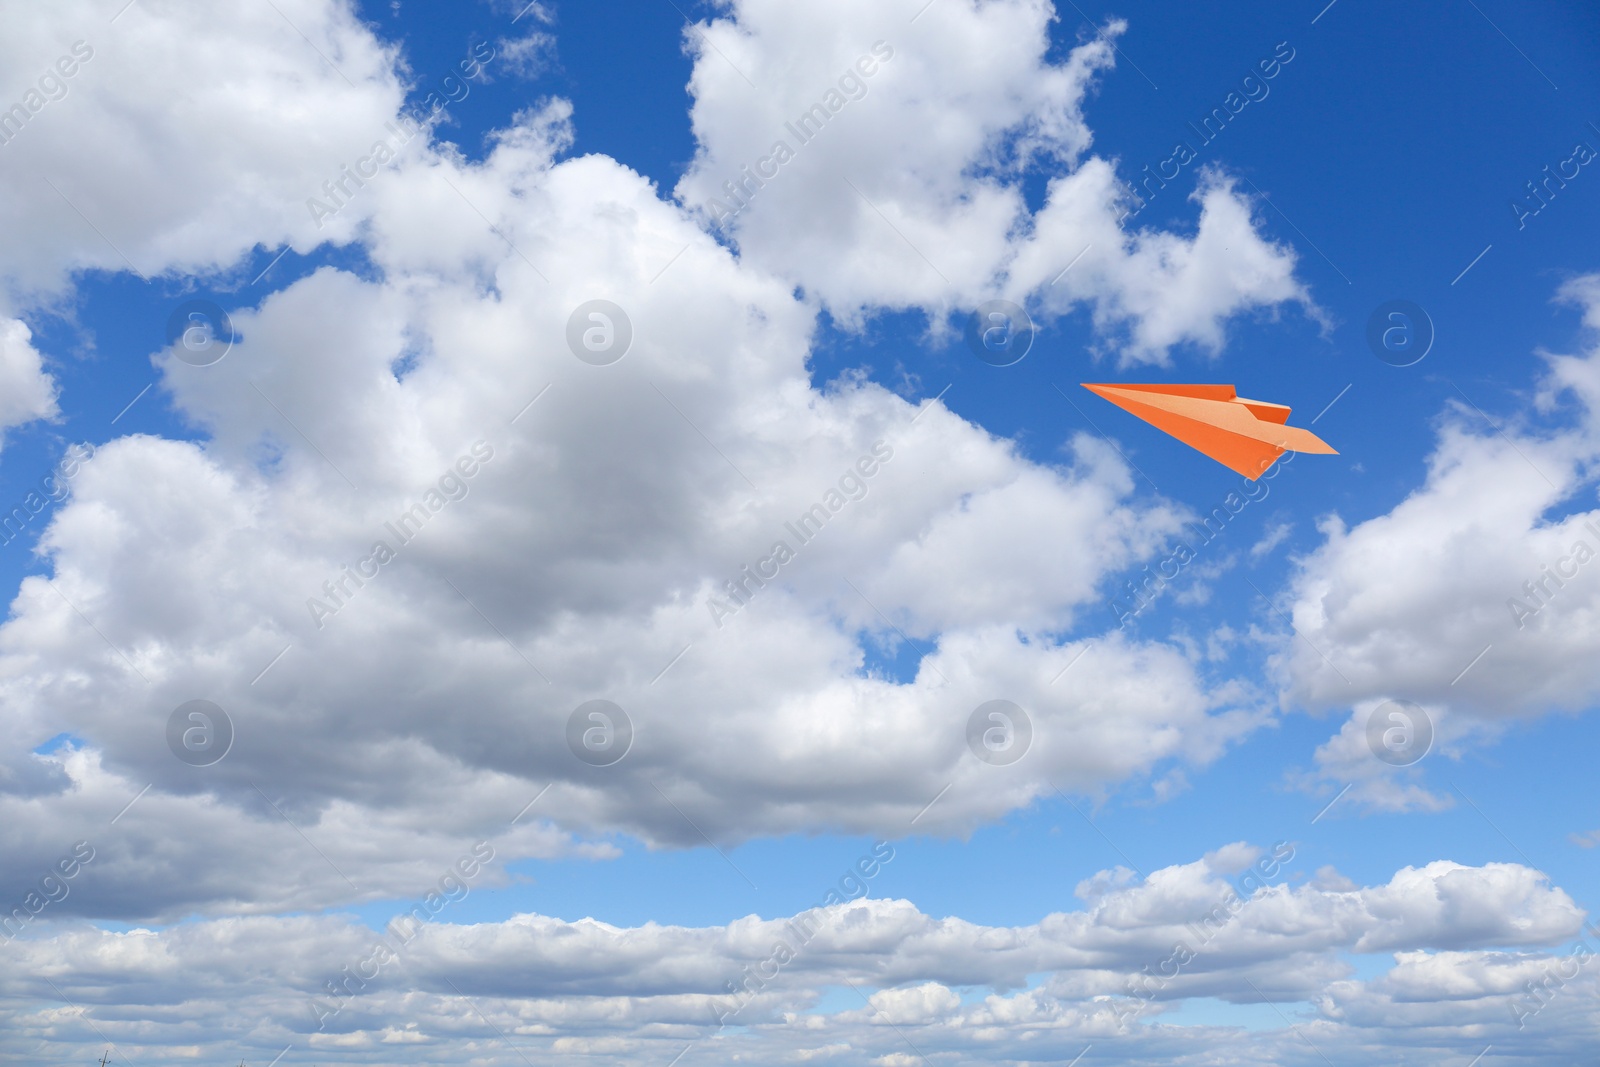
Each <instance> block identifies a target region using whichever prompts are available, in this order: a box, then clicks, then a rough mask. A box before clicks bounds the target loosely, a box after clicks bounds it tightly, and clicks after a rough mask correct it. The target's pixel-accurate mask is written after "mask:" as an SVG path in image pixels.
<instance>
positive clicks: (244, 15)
mask: <svg viewBox="0 0 1600 1067" xmlns="http://www.w3.org/2000/svg"><path fill="white" fill-rule="evenodd" d="M119 7H121V5H109V6H108V5H106V4H101V3H92V2H90V0H62V2H60V3H53V4H50V5H48V6H39V5H34V4H20V3H13V4H7V5H6V13H5V22H6V33H5V34H4V37H3V39H0V69H5V70H7V71H10V72H12V79H11V80H8V88H7V90H6V93H7V96H6V98H4V99H3V100H0V108H7V107H10V106H11V105H12V104H13V103H14V102H19V101H20V102H22V103H23V105H24V109H23V114H22V116H21V117H20V121H14V122H13V124H12V125H11V126H0V132H3V133H9V134H10V136H9V139H7V140H6V141H5V143H3V144H0V157H3V159H4V161H5V168H6V174H7V176H8V190H9V192H8V195H7V196H6V197H5V198H4V200H3V201H0V229H3V230H4V231H5V233H6V241H5V245H4V247H3V248H0V283H3V289H4V291H5V294H6V295H7V296H9V297H10V299H12V300H13V301H17V302H24V301H29V300H34V299H38V298H40V297H42V296H44V295H45V294H59V293H60V292H61V291H62V286H63V284H64V283H65V281H66V278H67V276H68V275H69V274H70V273H71V272H73V271H84V270H93V269H100V270H106V271H112V272H119V271H125V270H128V269H130V266H131V267H132V268H133V269H136V270H139V271H142V272H144V273H145V274H147V275H154V274H157V273H160V272H163V271H168V270H176V271H199V270H207V269H214V268H222V267H227V266H229V265H231V264H233V263H234V262H235V261H236V260H237V259H238V258H239V257H240V256H241V255H242V254H244V253H246V252H248V251H249V250H250V249H251V248H252V247H253V246H255V245H257V244H261V245H264V246H266V247H267V248H274V247H277V246H278V245H281V244H284V243H291V244H293V245H294V246H295V247H296V248H298V249H300V250H301V251H307V250H309V249H310V248H312V247H313V246H315V245H316V244H318V243H319V242H320V241H321V240H322V239H323V238H324V237H325V236H326V234H324V233H319V232H318V230H317V227H316V226H315V224H314V222H313V219H312V217H311V215H310V213H309V212H308V211H307V209H306V206H305V202H306V199H307V198H308V197H311V196H314V195H321V188H320V187H321V185H322V183H323V181H325V180H330V179H336V178H338V177H339V176H340V174H339V167H340V165H341V164H353V163H354V162H355V161H356V160H357V159H358V158H359V157H361V156H363V155H365V154H366V153H367V152H368V150H369V149H370V148H371V146H372V144H373V142H374V141H376V140H378V139H379V138H381V137H384V136H385V135H386V133H387V131H386V130H385V129H384V123H385V122H387V121H390V120H391V119H392V118H393V117H394V114H395V111H396V109H397V108H398V106H399V104H400V100H401V87H400V83H399V81H398V79H397V78H396V76H395V72H394V69H393V62H394V59H395V52H394V50H393V49H392V48H389V47H386V46H384V45H382V44H380V43H379V42H378V41H377V40H376V39H375V38H374V37H373V36H372V35H371V34H370V32H368V30H367V29H366V27H364V26H363V25H362V24H361V23H360V22H359V21H358V19H357V18H356V17H355V15H354V13H353V12H352V11H351V10H350V8H349V7H348V6H347V5H346V4H343V3H327V2H323V0H276V2H275V3H274V4H259V5H257V4H250V5H245V6H242V7H235V6H227V7H217V6H215V5H210V4H204V3H199V2H196V0H139V2H138V3H136V4H132V5H128V7H127V9H126V10H124V11H121V12H120V13H119V11H118V8H119ZM113 16H116V18H115V21H112V17H113ZM302 34H303V35H304V36H302ZM58 61H61V63H62V65H61V66H60V67H57V63H58ZM68 70H70V71H71V74H70V75H67V76H63V75H64V72H66V71H68ZM41 79H44V80H43V81H41ZM41 85H42V86H43V90H42V91H39V90H40V86H41ZM24 90H32V91H35V92H36V94H37V103H38V104H39V107H38V108H37V109H31V105H29V104H28V100H29V98H28V97H27V96H26V95H25V94H24V92H23V91H24ZM330 232H341V233H343V234H346V235H348V233H349V232H350V231H349V230H348V229H343V230H339V231H330ZM0 299H4V297H0Z"/></svg>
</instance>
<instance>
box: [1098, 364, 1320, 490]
mask: <svg viewBox="0 0 1600 1067" xmlns="http://www.w3.org/2000/svg"><path fill="white" fill-rule="evenodd" d="M1082 384H1083V387H1084V388H1085V389H1087V390H1089V391H1090V392H1091V393H1094V394H1095V395H1097V396H1100V397H1104V398H1105V399H1106V400H1109V401H1111V402H1112V403H1113V404H1115V405H1117V407H1119V408H1122V409H1123V410H1124V411H1126V412H1128V413H1129V414H1131V415H1136V416H1138V417H1139V418H1141V419H1143V420H1144V421H1145V422H1148V423H1149V424H1150V425H1152V426H1154V427H1155V428H1156V429H1158V430H1161V431H1162V432H1164V433H1167V434H1170V435H1171V436H1173V437H1176V438H1177V439H1178V440H1180V441H1182V442H1183V443H1184V444H1186V445H1188V446H1189V447H1190V448H1193V449H1196V450H1198V451H1200V452H1204V453H1205V454H1206V455H1208V456H1210V457H1211V458H1212V459H1214V460H1216V461H1217V462H1218V463H1221V464H1222V465H1223V466H1225V467H1228V468H1230V469H1231V470H1234V471H1237V472H1238V473H1240V474H1242V475H1244V476H1245V477H1246V478H1249V479H1250V480H1251V481H1255V480H1256V479H1257V478H1259V477H1261V475H1262V474H1264V473H1266V471H1267V468H1269V467H1271V466H1272V464H1273V463H1274V462H1275V461H1276V460H1277V458H1278V457H1279V456H1281V455H1283V454H1284V453H1285V452H1317V453H1321V454H1323V455H1338V453H1337V452H1336V451H1335V450H1334V449H1333V447H1332V446H1330V445H1329V444H1328V443H1327V442H1326V441H1324V440H1323V439H1322V438H1320V437H1318V436H1317V435H1316V434H1314V433H1312V432H1311V431H1310V430H1307V429H1303V428H1301V427H1299V426H1290V425H1288V421H1289V409H1288V408H1287V407H1285V406H1284V405H1282V404H1269V403H1267V402H1266V401H1264V400H1247V399H1245V398H1244V397H1242V396H1239V395H1238V394H1237V393H1236V392H1235V391H1234V388H1233V386H1231V385H1135V384H1116V383H1112V382H1099V383H1090V382H1084V383H1082Z"/></svg>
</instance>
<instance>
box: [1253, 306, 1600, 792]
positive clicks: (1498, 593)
mask: <svg viewBox="0 0 1600 1067" xmlns="http://www.w3.org/2000/svg"><path fill="white" fill-rule="evenodd" d="M1559 296H1560V299H1561V300H1563V301H1566V302H1569V303H1575V304H1577V305H1578V306H1579V307H1580V308H1581V309H1582V310H1583V314H1584V321H1585V323H1586V324H1587V326H1588V327H1589V329H1591V330H1593V329H1594V328H1595V327H1596V325H1597V318H1600V280H1597V277H1596V276H1586V277H1583V278H1579V279H1576V280H1574V281H1572V282H1570V283H1568V284H1567V285H1565V286H1564V287H1563V288H1562V289H1561V291H1560V294H1559ZM1588 344H1589V345H1590V346H1591V347H1589V349H1588V350H1587V351H1586V352H1585V353H1583V354H1581V355H1575V356H1574V355H1549V354H1546V355H1545V357H1544V359H1545V365H1546V372H1545V374H1544V376H1543V377H1542V379H1541V380H1540V382H1539V385H1538V392H1537V409H1538V410H1524V411H1520V412H1515V413H1513V414H1512V415H1511V416H1510V419H1509V425H1499V424H1497V426H1498V428H1499V429H1500V430H1502V431H1503V433H1497V432H1496V431H1495V428H1491V427H1490V426H1488V425H1487V424H1485V423H1484V421H1483V415H1482V414H1481V413H1480V412H1479V411H1477V410H1474V409H1473V408H1472V407H1470V406H1469V405H1467V404H1453V405H1452V406H1451V408H1450V410H1449V411H1447V412H1446V413H1445V414H1444V415H1442V416H1441V418H1440V424H1439V431H1438V433H1439V441H1438V445H1437V447H1436V449H1435V451H1434V453H1433V455H1432V456H1431V457H1430V458H1429V461H1428V475H1427V480H1426V482H1425V483H1424V484H1423V485H1422V486H1421V487H1420V488H1418V489H1417V490H1416V491H1414V492H1412V493H1411V494H1410V495H1409V496H1408V497H1407V498H1406V499H1405V500H1403V501H1402V502H1400V503H1399V504H1398V505H1396V506H1395V507H1394V508H1393V509H1391V510H1390V511H1389V512H1388V513H1387V514H1383V515H1378V516H1375V517H1373V518H1370V519H1366V520H1364V521H1362V522H1359V523H1356V524H1354V525H1350V524H1349V523H1347V522H1346V521H1345V520H1344V519H1343V518H1341V517H1339V516H1338V515H1330V516H1328V517H1326V518H1324V519H1323V520H1322V521H1321V523H1320V529H1321V531H1322V534H1323V537H1324V543H1323V544H1322V545H1321V547H1319V548H1318V549H1316V550H1315V551H1314V552H1312V553H1311V554H1309V555H1308V556H1306V557H1304V558H1302V559H1300V560H1299V561H1298V564H1299V568H1298V572H1297V574H1296V576H1295V577H1294V579H1293V581H1292V585H1291V589H1290V592H1289V600H1290V602H1291V604H1292V607H1291V608H1290V611H1291V613H1292V617H1293V622H1294V629H1295V631H1296V634H1298V635H1299V636H1298V637H1296V638H1294V639H1292V641H1290V642H1286V643H1285V644H1284V646H1283V649H1282V651H1281V653H1280V663H1281V665H1282V666H1283V667H1284V670H1285V677H1286V680H1287V684H1288V691H1289V694H1290V695H1291V696H1292V697H1293V698H1294V699H1296V700H1298V701H1303V702H1305V703H1306V704H1308V705H1310V706H1311V707H1313V708H1328V707H1335V706H1340V705H1346V706H1351V707H1354V708H1356V709H1357V714H1356V716H1355V717H1354V718H1352V720H1351V722H1350V723H1348V724H1347V725H1346V726H1345V727H1344V728H1343V730H1342V731H1341V734H1340V736H1339V737H1338V738H1335V739H1334V740H1332V741H1330V742H1329V743H1328V744H1327V745H1325V746H1324V747H1323V748H1322V749H1320V750H1319V752H1318V755H1317V759H1318V763H1319V764H1321V765H1322V766H1323V768H1324V769H1325V771H1326V772H1327V777H1328V779H1329V780H1332V781H1337V782H1342V781H1348V780H1350V779H1351V778H1358V779H1369V780H1371V783H1380V782H1381V783H1382V784H1381V785H1378V784H1371V788H1368V786H1363V790H1364V793H1365V796H1366V799H1368V800H1369V801H1370V802H1372V803H1373V804H1374V805H1375V806H1378V807H1384V808H1388V809H1390V810H1407V809H1413V808H1422V809H1425V810H1428V809H1431V810H1437V809H1438V808H1440V807H1444V806H1447V802H1446V800H1445V798H1442V797H1431V796H1430V795H1429V794H1427V793H1425V792H1422V791H1419V790H1418V789H1417V788H1416V787H1413V786H1405V787H1402V786H1400V785H1398V784H1397V781H1398V779H1397V778H1396V776H1395V775H1393V774H1387V773H1385V772H1388V771H1389V768H1386V767H1384V766H1383V765H1381V764H1378V763H1377V762H1376V761H1369V760H1363V758H1362V755H1361V750H1362V748H1363V747H1364V745H1365V741H1364V737H1363V736H1362V733H1361V728H1362V727H1363V726H1364V724H1365V721H1366V714H1367V712H1368V710H1369V709H1370V708H1371V707H1373V706H1375V705H1377V704H1379V703H1381V702H1382V701H1384V700H1388V699H1405V700H1410V701H1415V702H1417V703H1419V704H1421V705H1423V706H1424V707H1425V708H1427V709H1429V711H1430V716H1431V718H1432V719H1433V722H1434V727H1435V729H1436V730H1437V731H1438V733H1439V735H1440V736H1441V738H1444V739H1446V740H1453V741H1458V742H1459V741H1462V740H1463V739H1465V738H1467V737H1469V736H1472V735H1478V736H1482V737H1488V736H1493V735H1495V734H1496V733H1497V732H1498V731H1499V730H1501V729H1503V727H1504V725H1505V724H1506V723H1507V722H1509V721H1510V720H1513V719H1515V718H1518V717H1526V716H1531V715H1537V714H1540V713H1543V712H1546V711H1549V710H1551V709H1557V708H1566V709H1577V708H1581V707H1584V706H1587V705H1588V704H1591V703H1592V702H1593V701H1594V699H1595V698H1596V696H1600V676H1597V675H1596V673H1595V671H1594V664H1593V657H1592V656H1589V655H1588V654H1587V653H1586V651H1585V650H1587V649H1591V648H1593V647H1594V646H1595V645H1596V643H1597V642H1600V563H1596V562H1594V559H1595V558H1596V557H1600V510H1596V509H1593V508H1591V507H1589V506H1587V504H1586V500H1585V497H1586V495H1587V492H1588V491H1589V490H1591V489H1592V488H1593V485H1594V477H1595V473H1596V470H1597V468H1596V465H1595V464H1596V461H1597V460H1600V433H1597V426H1600V422H1597V413H1600V408H1597V407H1596V406H1595V405H1596V404H1597V403H1600V387H1597V385H1596V383H1597V382H1600V346H1596V345H1595V341H1594V337H1593V336H1591V337H1590V338H1589V339H1588ZM1574 396H1575V397H1576V399H1577V400H1578V401H1579V403H1578V404H1576V405H1574V404H1571V403H1570V399H1571V398H1572V397H1574ZM1539 411H1543V412H1544V413H1546V414H1548V415H1550V416H1552V417H1553V418H1558V419H1559V421H1558V422H1556V423H1555V424H1554V425H1546V426H1543V427H1541V426H1540V425H1539V424H1538V422H1537V416H1538V412H1539ZM1499 418H1500V419H1505V418H1506V417H1505V416H1503V415H1502V416H1499ZM1358 720H1359V721H1358ZM1369 784H1370V783H1369Z"/></svg>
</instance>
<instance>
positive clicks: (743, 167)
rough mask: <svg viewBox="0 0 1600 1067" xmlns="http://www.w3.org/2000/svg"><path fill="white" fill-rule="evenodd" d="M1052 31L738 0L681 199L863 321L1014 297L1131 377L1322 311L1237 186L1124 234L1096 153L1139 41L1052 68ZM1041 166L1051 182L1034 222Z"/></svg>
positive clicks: (1100, 36)
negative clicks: (1274, 315)
mask: <svg viewBox="0 0 1600 1067" xmlns="http://www.w3.org/2000/svg"><path fill="white" fill-rule="evenodd" d="M1054 17H1055V15H1054V11H1053V9H1052V8H1051V5H1049V4H1047V3H1041V2H1037V0H1005V2H999V3H988V4H982V5H978V4H968V3H955V4H940V5H937V6H936V7H933V8H930V9H928V10H926V11H925V12H923V13H921V14H920V15H919V16H918V17H917V18H915V19H911V18H910V17H909V16H908V15H907V14H906V13H905V12H903V11H901V10H900V9H899V8H893V7H888V6H880V5H860V4H852V3H849V2H847V0H829V2H827V3H822V4H809V5H806V6H804V7H796V6H794V5H792V4H786V3H782V2H781V0H738V2H736V3H733V4H731V5H729V11H728V14H727V15H725V16H723V17H720V18H716V19H712V20H710V21H709V22H707V23H702V24H700V25H697V26H696V27H694V28H693V29H692V30H691V31H689V32H688V33H687V34H686V37H685V41H686V47H688V48H689V49H690V50H691V52H692V54H693V55H694V58H695V69H694V74H693V77H692V79H691V81H690V92H691V93H692V94H693V95H694V98H695V103H694V108H693V110H692V112H691V117H692V119H693V123H694V132H695V138H696V141H697V143H698V150H697V153H696V155H695V158H694V160H693V162H692V163H691V165H690V167H689V169H688V171H687V173H686V174H685V175H684V176H683V178H682V180H680V181H679V183H678V186H677V190H676V192H677V195H678V196H679V197H680V198H681V199H682V201H683V202H684V203H685V204H686V205H687V206H688V207H690V208H691V209H692V210H696V211H698V212H701V213H702V214H703V215H704V216H705V217H706V218H707V219H708V221H711V222H713V223H714V224H716V225H717V226H719V227H720V229H721V230H722V231H723V232H726V233H727V234H728V235H729V236H730V237H731V238H732V239H733V240H734V241H735V242H736V243H737V246H738V248H739V252H740V255H741V257H742V258H743V260H745V261H746V262H749V263H751V264H753V265H756V266H759V267H760V268H762V269H764V270H769V271H772V272H774V273H776V274H778V275H780V276H782V277H785V278H789V279H792V280H793V281H795V282H796V283H798V284H799V285H801V286H804V287H805V289H806V291H807V292H808V293H811V294H813V295H815V297H816V298H817V299H818V300H819V301H821V302H822V303H823V304H824V305H826V306H827V307H828V309H829V310H830V311H832V312H833V313H834V314H835V315H836V316H839V317H840V318H841V319H844V320H845V321H849V322H854V321H859V320H860V319H861V318H862V317H863V316H864V315H866V314H869V313H870V312H871V311H872V310H874V309H878V308H923V309H925V310H926V311H928V312H929V314H930V315H931V316H933V317H934V320H935V321H934V332H935V333H940V332H942V330H943V325H944V324H943V318H944V316H945V315H946V314H947V313H949V312H951V311H964V310H965V309H967V308H970V307H971V306H972V305H974V304H975V303H977V302H979V301H980V300H983V299H986V298H989V297H992V296H995V295H996V294H1003V295H1005V296H1008V297H1010V298H1011V299H1014V300H1018V301H1027V302H1028V303H1029V304H1030V305H1031V306H1033V307H1035V308H1037V309H1039V310H1040V311H1041V312H1042V313H1043V314H1045V315H1047V316H1058V315H1064V314H1067V313H1068V312H1070V311H1072V310H1073V309H1075V308H1079V307H1087V308H1089V309H1090V311H1091V313H1092V317H1093V319H1094V322H1095V324H1096V326H1097V327H1098V328H1099V329H1100V330H1101V331H1102V332H1105V333H1108V334H1111V335H1112V336H1114V337H1117V338H1119V343H1120V346H1121V347H1122V348H1123V351H1124V355H1125V357H1126V358H1128V359H1130V360H1139V361H1154V362H1163V361H1165V359H1166V353H1167V351H1168V350H1169V349H1171V348H1172V347H1173V346H1176V345H1181V344H1192V345H1196V346H1199V347H1201V348H1203V349H1206V350H1208V351H1211V352H1216V351H1217V350H1218V349H1219V348H1220V347H1221V344H1222V341H1223V338H1224V323H1225V322H1226V320H1227V319H1228V318H1229V317H1231V316H1233V315H1235V314H1239V313H1242V312H1248V311H1255V310H1262V309H1274V308H1278V307H1281V306H1283V305H1302V306H1304V307H1306V308H1311V306H1312V305H1311V301H1310V297H1309V295H1308V293H1307V292H1306V290H1305V288H1304V287H1303V286H1302V285H1301V283H1300V282H1298V281H1297V280H1296V279H1295V277H1294V265H1295V261H1296V259H1295V254H1294V252H1293V251H1292V250H1290V249H1289V248H1287V247H1285V246H1282V245H1279V244H1276V243H1274V242H1271V241H1269V240H1267V239H1265V238H1264V237H1262V236H1261V234H1260V233H1259V231H1258V227H1257V223H1256V220H1255V219H1254V217H1253V206H1252V204H1251V202H1250V201H1249V199H1248V198H1246V197H1244V196H1242V195H1241V194H1240V193H1239V192H1238V191H1237V190H1236V189H1235V188H1234V186H1233V183H1232V181H1231V180H1230V179H1229V178H1228V177H1227V175H1226V174H1225V173H1224V172H1222V171H1220V170H1216V169H1208V170H1205V171H1204V172H1203V174H1202V177H1201V179H1200V181H1199V183H1198V186H1197V188H1196V190H1195V192H1194V195H1193V197H1192V199H1193V201H1194V202H1195V203H1196V204H1197V205H1198V208H1199V220H1198V223H1197V227H1196V230H1195V232H1194V233H1193V234H1191V235H1185V234H1180V233H1175V232H1170V231H1163V230H1159V229H1151V228H1139V229H1134V228H1132V226H1131V225H1124V216H1125V215H1127V214H1128V213H1129V212H1130V211H1131V210H1132V208H1133V202H1132V201H1131V199H1130V193H1129V192H1128V191H1127V187H1126V186H1125V185H1124V184H1123V183H1122V182H1121V181H1120V180H1119V179H1118V177H1117V175H1116V170H1115V164H1114V162H1113V161H1108V160H1105V159H1102V158H1100V157H1098V156H1093V155H1089V154H1088V152H1089V149H1090V146H1091V144H1092V141H1093V137H1092V134H1091V132H1090V129H1089V126H1088V124H1087V123H1086V121H1085V115H1084V111H1085V107H1086V103H1087V101H1088V99H1089V98H1090V96H1091V94H1092V92H1093V90H1094V88H1095V85H1096V82H1097V80H1098V79H1100V78H1103V77H1104V76H1105V75H1106V73H1107V72H1108V71H1109V70H1110V69H1111V68H1112V67H1113V65H1114V62H1115V52H1114V42H1115V40H1116V38H1117V36H1119V35H1120V34H1121V33H1122V32H1123V30H1124V29H1125V28H1126V27H1125V24H1124V23H1123V22H1120V21H1112V22H1110V23H1108V24H1107V25H1106V26H1105V27H1104V28H1103V29H1102V30H1101V31H1099V32H1097V33H1096V34H1095V36H1094V37H1093V38H1092V39H1085V40H1083V41H1081V42H1080V43H1079V44H1078V45H1077V46H1076V47H1075V48H1073V49H1071V51H1070V52H1069V53H1068V54H1067V56H1066V57H1065V58H1064V59H1062V60H1060V61H1056V60H1054V59H1052V58H1050V57H1049V55H1048V54H1047V53H1048V52H1049V49H1050V36H1049V32H1048V31H1049V27H1050V23H1051V21H1052V20H1053V18H1054ZM752 86H759V90H758V91H751V87H752ZM1030 167H1034V168H1039V169H1042V170H1043V171H1044V172H1046V173H1047V174H1049V175H1051V177H1050V179H1049V182H1048V189H1047V192H1046V194H1045V199H1044V203H1043V205H1042V206H1041V207H1040V208H1039V210H1038V211H1036V212H1030V210H1029V208H1028V206H1027V204H1026V202H1025V200H1024V197H1023V194H1022V187H1021V179H1022V175H1023V173H1024V172H1025V171H1027V170H1028V169H1029V168H1030ZM796 220H804V224H803V225H796ZM1069 266H1071V268H1072V269H1071V271H1070V272H1068V273H1065V274H1063V272H1064V271H1066V269H1067V268H1068V267H1069Z"/></svg>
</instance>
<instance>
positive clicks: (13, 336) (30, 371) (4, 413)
mask: <svg viewBox="0 0 1600 1067" xmlns="http://www.w3.org/2000/svg"><path fill="white" fill-rule="evenodd" d="M32 339H33V332H32V331H31V330H29V329H28V327H27V326H26V325H25V324H24V323H22V322H20V321H18V320H16V319H0V434H3V433H4V432H5V431H6V430H8V429H10V428H11V427H13V426H22V425H24V424H26V423H29V422H32V421H34V420H35V419H50V418H54V417H55V416H56V415H58V414H60V411H59V409H58V408H57V407H56V383H55V379H54V378H52V377H51V376H50V375H49V374H48V373H46V372H45V369H44V357H43V356H41V355H40V354H39V350H38V349H36V348H34V347H33V344H32Z"/></svg>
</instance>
